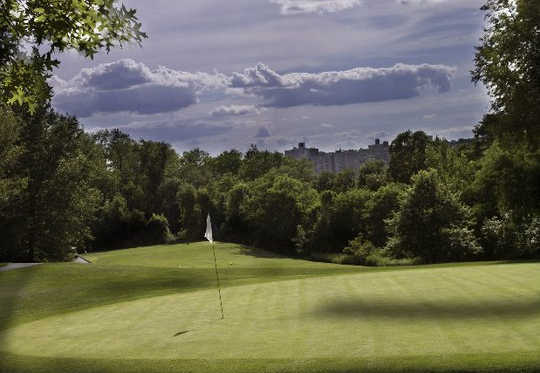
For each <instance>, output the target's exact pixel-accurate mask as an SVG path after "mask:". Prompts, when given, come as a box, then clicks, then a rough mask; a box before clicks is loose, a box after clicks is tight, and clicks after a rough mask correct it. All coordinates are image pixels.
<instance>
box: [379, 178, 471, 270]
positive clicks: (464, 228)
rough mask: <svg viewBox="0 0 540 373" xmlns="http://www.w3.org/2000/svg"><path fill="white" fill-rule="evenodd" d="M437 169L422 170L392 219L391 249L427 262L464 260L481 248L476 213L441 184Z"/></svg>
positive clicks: (390, 228) (390, 224) (391, 251)
mask: <svg viewBox="0 0 540 373" xmlns="http://www.w3.org/2000/svg"><path fill="white" fill-rule="evenodd" d="M438 180H439V179H438V175H437V171H435V170H428V171H425V170H423V171H420V172H419V173H418V174H417V175H415V176H414V177H413V180H412V182H413V184H412V186H411V187H409V189H408V190H407V191H406V192H405V194H404V197H403V199H402V200H401V202H400V207H399V210H398V211H397V212H396V213H395V214H394V216H393V217H392V218H391V219H390V220H389V222H388V228H389V231H390V232H391V234H392V237H391V239H390V240H389V242H388V244H387V249H388V250H389V251H390V253H392V254H393V255H394V256H396V257H398V258H403V257H405V258H422V259H423V261H424V262H426V263H437V262H442V261H452V260H453V261H460V260H464V259H465V258H470V257H472V256H473V255H475V254H477V253H478V252H479V250H480V248H479V246H478V244H477V243H476V239H475V237H474V235H473V231H472V229H471V228H472V226H473V219H472V213H471V211H470V209H469V208H467V207H466V206H465V205H464V204H462V203H461V202H460V201H459V199H458V198H457V197H456V196H455V195H454V194H452V193H450V192H449V191H448V190H446V189H445V188H444V187H442V186H441V185H440V184H439V181H438Z"/></svg>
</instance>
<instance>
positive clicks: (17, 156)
mask: <svg viewBox="0 0 540 373" xmlns="http://www.w3.org/2000/svg"><path fill="white" fill-rule="evenodd" d="M23 153H24V147H23V146H22V144H21V143H20V123H18V119H17V117H16V116H15V115H14V114H13V112H11V110H9V108H8V107H6V106H4V105H0V237H1V239H0V261H7V260H9V259H12V258H16V257H17V248H18V246H19V244H18V242H17V241H18V239H19V238H20V236H21V231H22V230H23V229H24V228H23V227H22V220H23V219H24V217H23V216H22V215H21V211H20V208H19V207H20V206H19V205H18V201H19V200H20V199H21V197H22V196H23V195H24V192H25V189H26V188H27V185H28V178H27V177H26V176H25V175H23V174H21V173H20V172H19V167H18V166H19V164H20V160H21V156H22V154H23Z"/></svg>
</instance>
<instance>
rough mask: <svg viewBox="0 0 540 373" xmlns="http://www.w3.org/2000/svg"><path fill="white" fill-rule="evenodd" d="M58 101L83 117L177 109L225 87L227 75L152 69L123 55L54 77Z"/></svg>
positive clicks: (61, 108)
mask: <svg viewBox="0 0 540 373" xmlns="http://www.w3.org/2000/svg"><path fill="white" fill-rule="evenodd" d="M50 82H51V85H53V87H54V88H55V97H54V105H55V106H56V107H57V108H58V109H60V110H62V111H66V112H69V113H70V114H74V115H77V116H81V117H88V116H91V115H93V114H95V113H112V112H120V111H128V112H134V113H138V114H155V113H163V112H169V111H175V110H178V109H182V108H185V107H187V106H190V105H193V104H195V103H197V102H198V96H199V95H200V94H202V93H204V92H207V91H216V90H220V89H221V90H224V89H225V87H226V85H227V79H226V77H225V76H224V75H222V74H219V73H214V74H207V73H200V72H198V73H189V72H183V71H176V70H171V69H168V68H166V67H161V66H160V67H158V68H157V69H154V70H152V69H150V68H149V67H148V66H146V65H144V64H142V63H138V62H135V61H133V60H131V59H122V60H118V61H115V62H112V63H107V64H101V65H98V66H96V67H94V68H90V69H82V70H81V71H80V73H79V74H77V75H76V76H75V77H74V78H72V79H71V80H68V81H64V80H61V79H59V78H58V77H53V79H52V80H51V81H50Z"/></svg>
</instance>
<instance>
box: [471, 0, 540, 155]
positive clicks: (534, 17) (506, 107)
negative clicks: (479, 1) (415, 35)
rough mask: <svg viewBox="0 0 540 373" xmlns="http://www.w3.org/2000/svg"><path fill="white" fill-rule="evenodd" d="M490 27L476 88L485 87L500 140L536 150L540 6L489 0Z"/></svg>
mask: <svg viewBox="0 0 540 373" xmlns="http://www.w3.org/2000/svg"><path fill="white" fill-rule="evenodd" d="M482 10H484V11H485V12H486V20H487V24H486V27H485V30H484V36H483V37H482V38H481V40H480V41H481V44H480V46H479V47H477V52H476V56H475V65H476V66H475V69H474V70H473V71H472V79H473V81H474V82H476V83H478V82H482V83H483V84H484V85H485V86H486V87H487V89H488V92H489V94H490V96H491V98H492V111H493V114H496V115H498V119H497V126H496V128H493V127H492V128H491V129H490V130H494V131H495V135H496V136H497V137H498V138H499V139H505V140H506V141H508V142H510V143H511V142H515V141H516V139H524V140H526V141H527V142H528V144H529V146H532V147H533V148H537V147H538V145H539V143H540V142H539V139H540V126H538V118H540V68H539V67H540V32H539V24H540V3H539V2H538V1H537V0H487V1H486V3H485V5H484V6H483V7H482Z"/></svg>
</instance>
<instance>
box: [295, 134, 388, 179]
mask: <svg viewBox="0 0 540 373" xmlns="http://www.w3.org/2000/svg"><path fill="white" fill-rule="evenodd" d="M388 148H389V145H388V141H384V142H383V143H382V144H381V141H380V140H379V139H375V144H373V145H369V146H368V149H358V150H338V151H336V152H333V153H325V152H321V151H319V149H317V148H306V144H305V143H303V142H301V143H299V144H298V147H297V148H294V149H291V150H286V151H285V155H286V156H287V157H291V158H295V159H309V160H310V161H312V162H313V165H314V168H315V172H316V173H318V174H320V173H321V172H325V171H326V172H332V173H336V172H340V171H342V170H346V169H350V170H356V169H358V168H360V166H361V165H362V164H363V163H365V162H366V161H368V160H376V159H378V160H381V161H384V162H386V163H388V162H389V160H390V153H389V151H388Z"/></svg>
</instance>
